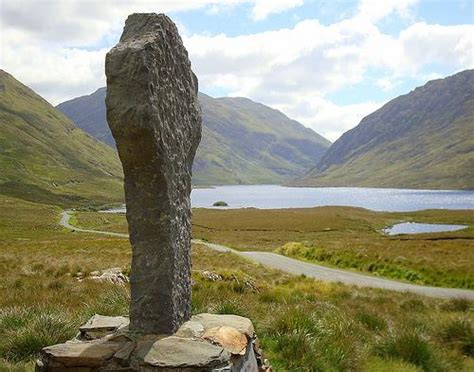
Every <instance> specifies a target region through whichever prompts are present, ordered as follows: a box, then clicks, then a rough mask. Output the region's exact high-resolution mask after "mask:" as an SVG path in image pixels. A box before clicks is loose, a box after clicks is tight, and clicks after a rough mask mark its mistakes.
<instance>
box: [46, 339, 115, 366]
mask: <svg viewBox="0 0 474 372" xmlns="http://www.w3.org/2000/svg"><path fill="white" fill-rule="evenodd" d="M121 345H122V344H121V342H114V341H112V340H110V339H108V338H102V339H99V340H94V341H68V342H66V343H64V344H58V345H53V346H48V347H45V348H44V349H43V350H42V354H43V360H50V361H51V362H50V364H51V365H50V366H53V367H61V366H64V368H66V367H101V366H103V365H105V363H106V361H107V360H108V359H110V358H112V357H113V355H114V354H115V353H116V352H117V351H118V350H119V349H120V347H121ZM43 363H44V362H43Z"/></svg>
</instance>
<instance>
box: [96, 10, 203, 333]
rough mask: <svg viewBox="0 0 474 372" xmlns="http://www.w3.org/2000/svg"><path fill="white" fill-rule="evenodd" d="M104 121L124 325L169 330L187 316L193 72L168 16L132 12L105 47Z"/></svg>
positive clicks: (196, 132)
mask: <svg viewBox="0 0 474 372" xmlns="http://www.w3.org/2000/svg"><path fill="white" fill-rule="evenodd" d="M105 71H106V76H107V98H106V106H107V121H108V123H109V126H110V129H111V130H112V134H113V136H114V138H115V141H116V143H117V148H118V152H119V156H120V159H121V161H122V165H123V171H124V175H125V201H126V205H127V220H128V225H129V232H130V242H131V243H132V252H133V254H132V270H131V278H130V283H131V284H130V285H131V305H130V307H131V308H130V330H131V331H135V332H143V333H167V334H171V333H173V332H174V331H176V329H177V328H178V327H179V326H180V325H181V324H182V323H183V322H184V321H186V320H188V319H189V317H190V316H191V256H190V254H191V203H190V192H191V167H192V163H193V159H194V155H195V153H196V149H197V147H198V144H199V141H200V139H201V111H200V107H199V103H198V98H197V92H198V82H197V78H196V76H195V75H194V73H193V72H192V70H191V63H190V61H189V59H188V53H187V51H186V49H185V48H184V46H183V43H182V40H181V37H180V36H179V34H178V30H177V28H176V26H175V24H174V23H173V22H172V21H171V20H170V19H169V18H168V17H167V16H165V15H164V14H154V13H153V14H132V15H130V16H129V17H128V19H127V21H126V23H125V28H124V31H123V34H122V36H121V38H120V42H119V43H118V44H117V45H116V46H115V47H114V48H113V49H112V50H110V52H109V53H108V54H107V57H106V63H105Z"/></svg>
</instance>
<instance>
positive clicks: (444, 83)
mask: <svg viewBox="0 0 474 372" xmlns="http://www.w3.org/2000/svg"><path fill="white" fill-rule="evenodd" d="M472 133H474V70H466V71H461V72H459V73H457V74H455V75H452V76H449V77H446V78H444V79H436V80H432V81H429V82H427V83H426V84H425V85H423V86H421V87H417V88H416V89H414V90H413V91H411V92H409V93H407V94H404V95H402V96H399V97H397V98H395V99H393V100H391V101H389V102H388V103H386V104H385V105H384V106H382V107H381V108H380V109H378V110H376V111H375V112H373V113H372V114H370V115H368V116H366V117H365V118H364V119H362V121H361V122H360V123H359V125H357V126H356V127H354V128H353V129H351V130H349V131H347V132H346V133H344V134H343V135H342V136H341V137H340V138H339V139H338V140H337V141H336V142H334V143H333V145H332V146H331V147H330V148H329V150H328V151H327V152H326V154H325V155H324V156H323V157H322V158H321V160H320V161H319V162H318V163H317V165H316V166H315V167H313V169H311V170H310V171H309V172H308V173H307V174H306V175H305V176H303V177H302V178H301V179H299V180H296V181H294V182H292V185H295V186H372V187H403V188H428V189H446V188H448V189H451V188H452V189H474V171H473V170H474V136H473V135H472Z"/></svg>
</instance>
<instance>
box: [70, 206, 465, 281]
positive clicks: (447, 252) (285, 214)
mask: <svg viewBox="0 0 474 372" xmlns="http://www.w3.org/2000/svg"><path fill="white" fill-rule="evenodd" d="M78 221H79V224H80V225H81V226H87V227H91V228H97V229H104V230H110V231H121V232H126V231H127V225H126V220H125V217H124V215H110V214H105V213H95V212H86V213H79V214H78ZM401 221H417V222H431V223H454V224H466V225H468V226H470V227H469V228H468V229H465V230H462V231H457V232H447V233H433V234H418V235H412V236H408V235H404V236H393V237H389V236H386V235H383V234H381V232H380V231H381V229H383V228H384V227H386V226H389V225H391V224H394V223H397V222H401ZM193 235H194V237H195V238H199V239H204V240H208V241H211V242H215V243H220V244H224V245H228V246H230V247H233V248H236V249H240V250H262V251H274V250H279V252H280V253H285V250H283V249H281V248H282V247H283V246H285V244H287V243H290V242H298V243H301V244H303V245H304V247H305V248H306V251H307V252H306V254H304V255H301V254H300V255H299V256H298V255H296V256H295V257H297V258H301V259H305V260H310V261H316V262H318V263H323V264H326V265H329V266H336V267H341V268H347V269H354V270H359V271H365V272H371V273H376V274H378V275H382V276H386V277H390V278H394V279H399V280H405V281H411V282H415V283H419V284H428V285H436V286H448V287H462V288H471V289H474V265H473V264H472V263H473V262H474V211H472V210H467V211H443V210H430V211H421V212H413V213H377V212H372V211H368V210H365V209H361V208H350V207H319V208H304V209H280V210H259V209H238V210H212V209H195V210H194V214H193Z"/></svg>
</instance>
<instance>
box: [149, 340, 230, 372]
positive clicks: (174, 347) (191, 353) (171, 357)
mask: <svg viewBox="0 0 474 372" xmlns="http://www.w3.org/2000/svg"><path fill="white" fill-rule="evenodd" d="M229 360H230V354H229V352H227V351H226V350H224V349H223V348H222V347H220V346H216V345H212V344H209V343H207V342H204V341H197V340H192V339H189V338H181V337H176V336H170V337H166V338H163V339H161V340H158V341H156V342H155V343H154V344H153V345H152V347H151V348H150V350H149V351H148V353H147V354H146V355H145V358H144V363H145V364H148V365H151V366H155V367H167V368H199V367H201V368H202V367H206V368H209V369H210V368H215V367H224V366H226V365H227V364H228V363H229Z"/></svg>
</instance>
